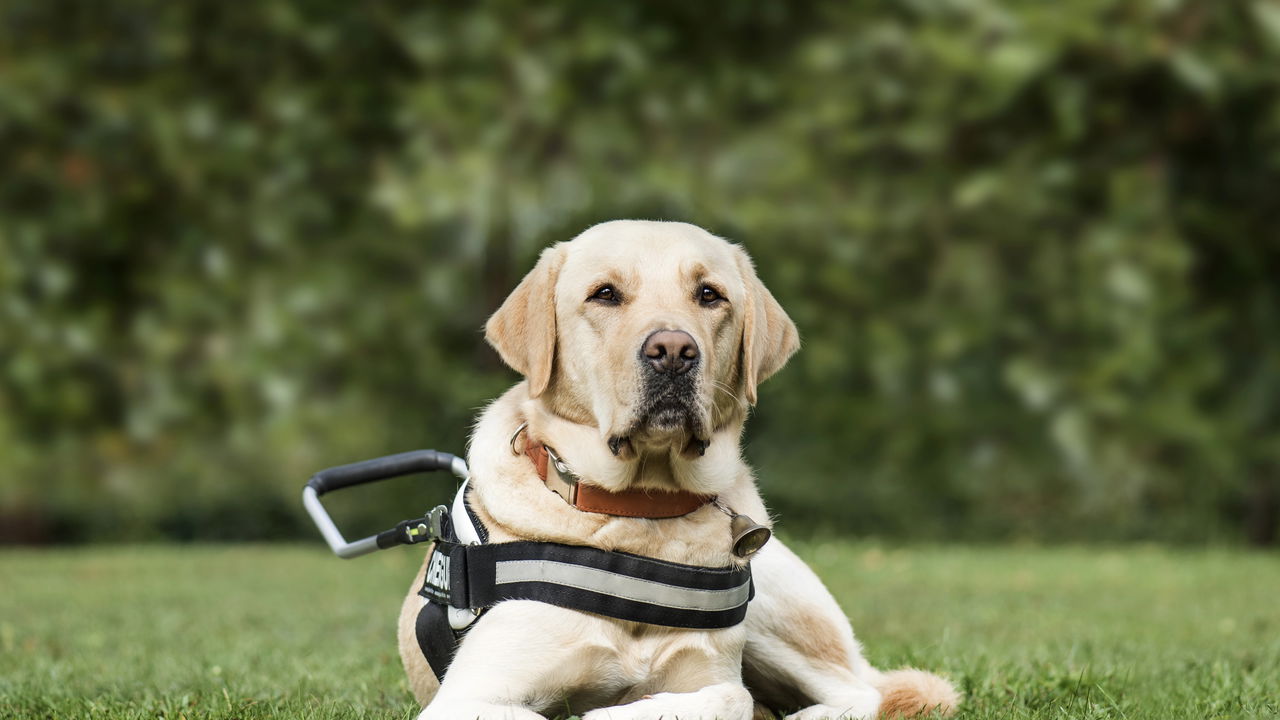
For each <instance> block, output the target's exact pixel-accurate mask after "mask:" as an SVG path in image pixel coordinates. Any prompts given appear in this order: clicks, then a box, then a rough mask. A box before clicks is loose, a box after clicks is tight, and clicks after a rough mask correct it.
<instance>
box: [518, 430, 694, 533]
mask: <svg viewBox="0 0 1280 720" xmlns="http://www.w3.org/2000/svg"><path fill="white" fill-rule="evenodd" d="M524 454H525V455H528V456H529V459H530V460H532V461H533V467H534V468H535V469H537V471H538V477H539V478H541V479H542V482H544V483H546V485H547V487H548V488H550V489H551V490H553V491H555V493H556V494H557V495H559V496H560V497H562V498H564V500H565V502H567V503H569V504H570V505H572V506H574V507H575V508H577V509H579V510H582V511H583V512H593V513H604V514H606V515H620V516H622V517H634V518H654V519H656V518H673V517H680V516H681V515H688V514H689V513H691V512H693V511H694V510H697V509H698V508H700V507H702V506H703V505H706V504H707V503H709V502H711V501H712V500H714V499H715V497H714V496H711V495H699V494H697V493H692V492H689V491H687V490H623V491H621V492H610V491H608V490H605V489H604V488H602V487H600V486H599V485H592V484H590V483H585V482H581V481H579V480H578V478H577V477H575V476H574V475H573V474H572V473H562V472H561V471H560V469H557V468H556V467H554V466H553V461H552V457H554V451H550V452H549V451H548V449H547V446H546V445H543V444H542V443H540V442H536V441H534V440H532V439H530V438H526V440H525V447H524ZM549 465H551V466H552V467H548V466H549ZM565 469H566V470H567V468H565ZM566 474H567V475H568V477H565V475H566Z"/></svg>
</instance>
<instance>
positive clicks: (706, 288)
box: [698, 285, 724, 305]
mask: <svg viewBox="0 0 1280 720" xmlns="http://www.w3.org/2000/svg"><path fill="white" fill-rule="evenodd" d="M723 299H724V297H722V296H721V295H720V293H718V292H716V289H715V288H713V287H711V286H710V285H703V286H702V289H701V290H699V291H698V302H700V303H702V304H703V305H715V304H716V303H717V302H719V301H721V300H723Z"/></svg>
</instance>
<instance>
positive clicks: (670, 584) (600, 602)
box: [423, 541, 754, 629]
mask: <svg viewBox="0 0 1280 720" xmlns="http://www.w3.org/2000/svg"><path fill="white" fill-rule="evenodd" d="M442 549H444V548H442ZM446 551H447V552H448V557H449V580H448V587H447V588H441V587H435V588H424V589H423V591H424V592H423V594H424V596H428V597H429V596H431V595H435V596H436V597H439V596H440V595H443V594H445V593H447V594H448V597H449V604H450V606H452V607H455V608H460V609H462V608H469V609H472V610H480V609H483V608H488V607H491V606H493V605H495V604H497V603H499V602H501V601H503V600H537V601H539V602H545V603H548V604H551V605H557V606H559V607H564V608H571V609H574V610H584V611H586V612H592V613H596V614H598V615H605V616H608V617H613V618H618V619H620V620H631V621H635V622H644V623H649V624H652V625H663V626H666V627H678V628H701V629H712V628H725V627H731V626H733V625H737V624H738V623H740V622H742V620H743V618H744V617H746V613H747V602H748V601H749V600H750V599H751V598H752V596H753V593H754V589H753V587H752V584H751V570H750V568H748V567H734V566H728V567H722V568H704V567H697V566H693V565H682V564H679V563H671V562H666V561H663V560H655V559H653V558H646V557H640V556H637V555H630V554H627V553H620V552H610V551H607V550H600V549H598V548H592V547H580V546H576V545H560V544H557V543H542V542H527V541H522V542H509V543H495V544H487V545H457V544H455V545H453V547H451V548H447V550H446ZM431 579H432V577H428V583H427V584H428V585H430V584H431V582H430V581H431Z"/></svg>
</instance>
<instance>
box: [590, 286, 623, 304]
mask: <svg viewBox="0 0 1280 720" xmlns="http://www.w3.org/2000/svg"><path fill="white" fill-rule="evenodd" d="M587 299H588V300H596V301H599V302H602V303H608V304H610V305H616V304H617V303H618V302H620V301H621V300H622V297H621V296H620V295H619V294H618V291H617V290H615V289H614V287H613V286H612V285H601V286H600V287H598V288H596V291H595V292H593V293H591V297H589V298H587Z"/></svg>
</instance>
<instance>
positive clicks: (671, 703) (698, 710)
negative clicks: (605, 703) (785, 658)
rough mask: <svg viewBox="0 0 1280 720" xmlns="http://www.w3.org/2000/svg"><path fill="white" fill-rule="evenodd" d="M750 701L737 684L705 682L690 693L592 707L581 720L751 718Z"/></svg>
mask: <svg viewBox="0 0 1280 720" xmlns="http://www.w3.org/2000/svg"><path fill="white" fill-rule="evenodd" d="M753 710H754V703H753V702H752V700H751V693H749V692H747V689H746V688H745V687H743V686H742V684H741V683H733V682H725V683H719V684H716V685H709V686H707V687H704V688H702V689H701V690H697V691H694V692H687V693H657V694H655V695H648V696H646V697H644V698H643V699H640V700H636V701H635V702H633V703H628V704H626V705H615V706H613V707H607V708H600V709H599V710H592V711H591V712H589V713H587V714H586V715H583V716H582V720H658V719H659V718H679V719H680V720H751V715H752V712H753Z"/></svg>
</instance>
